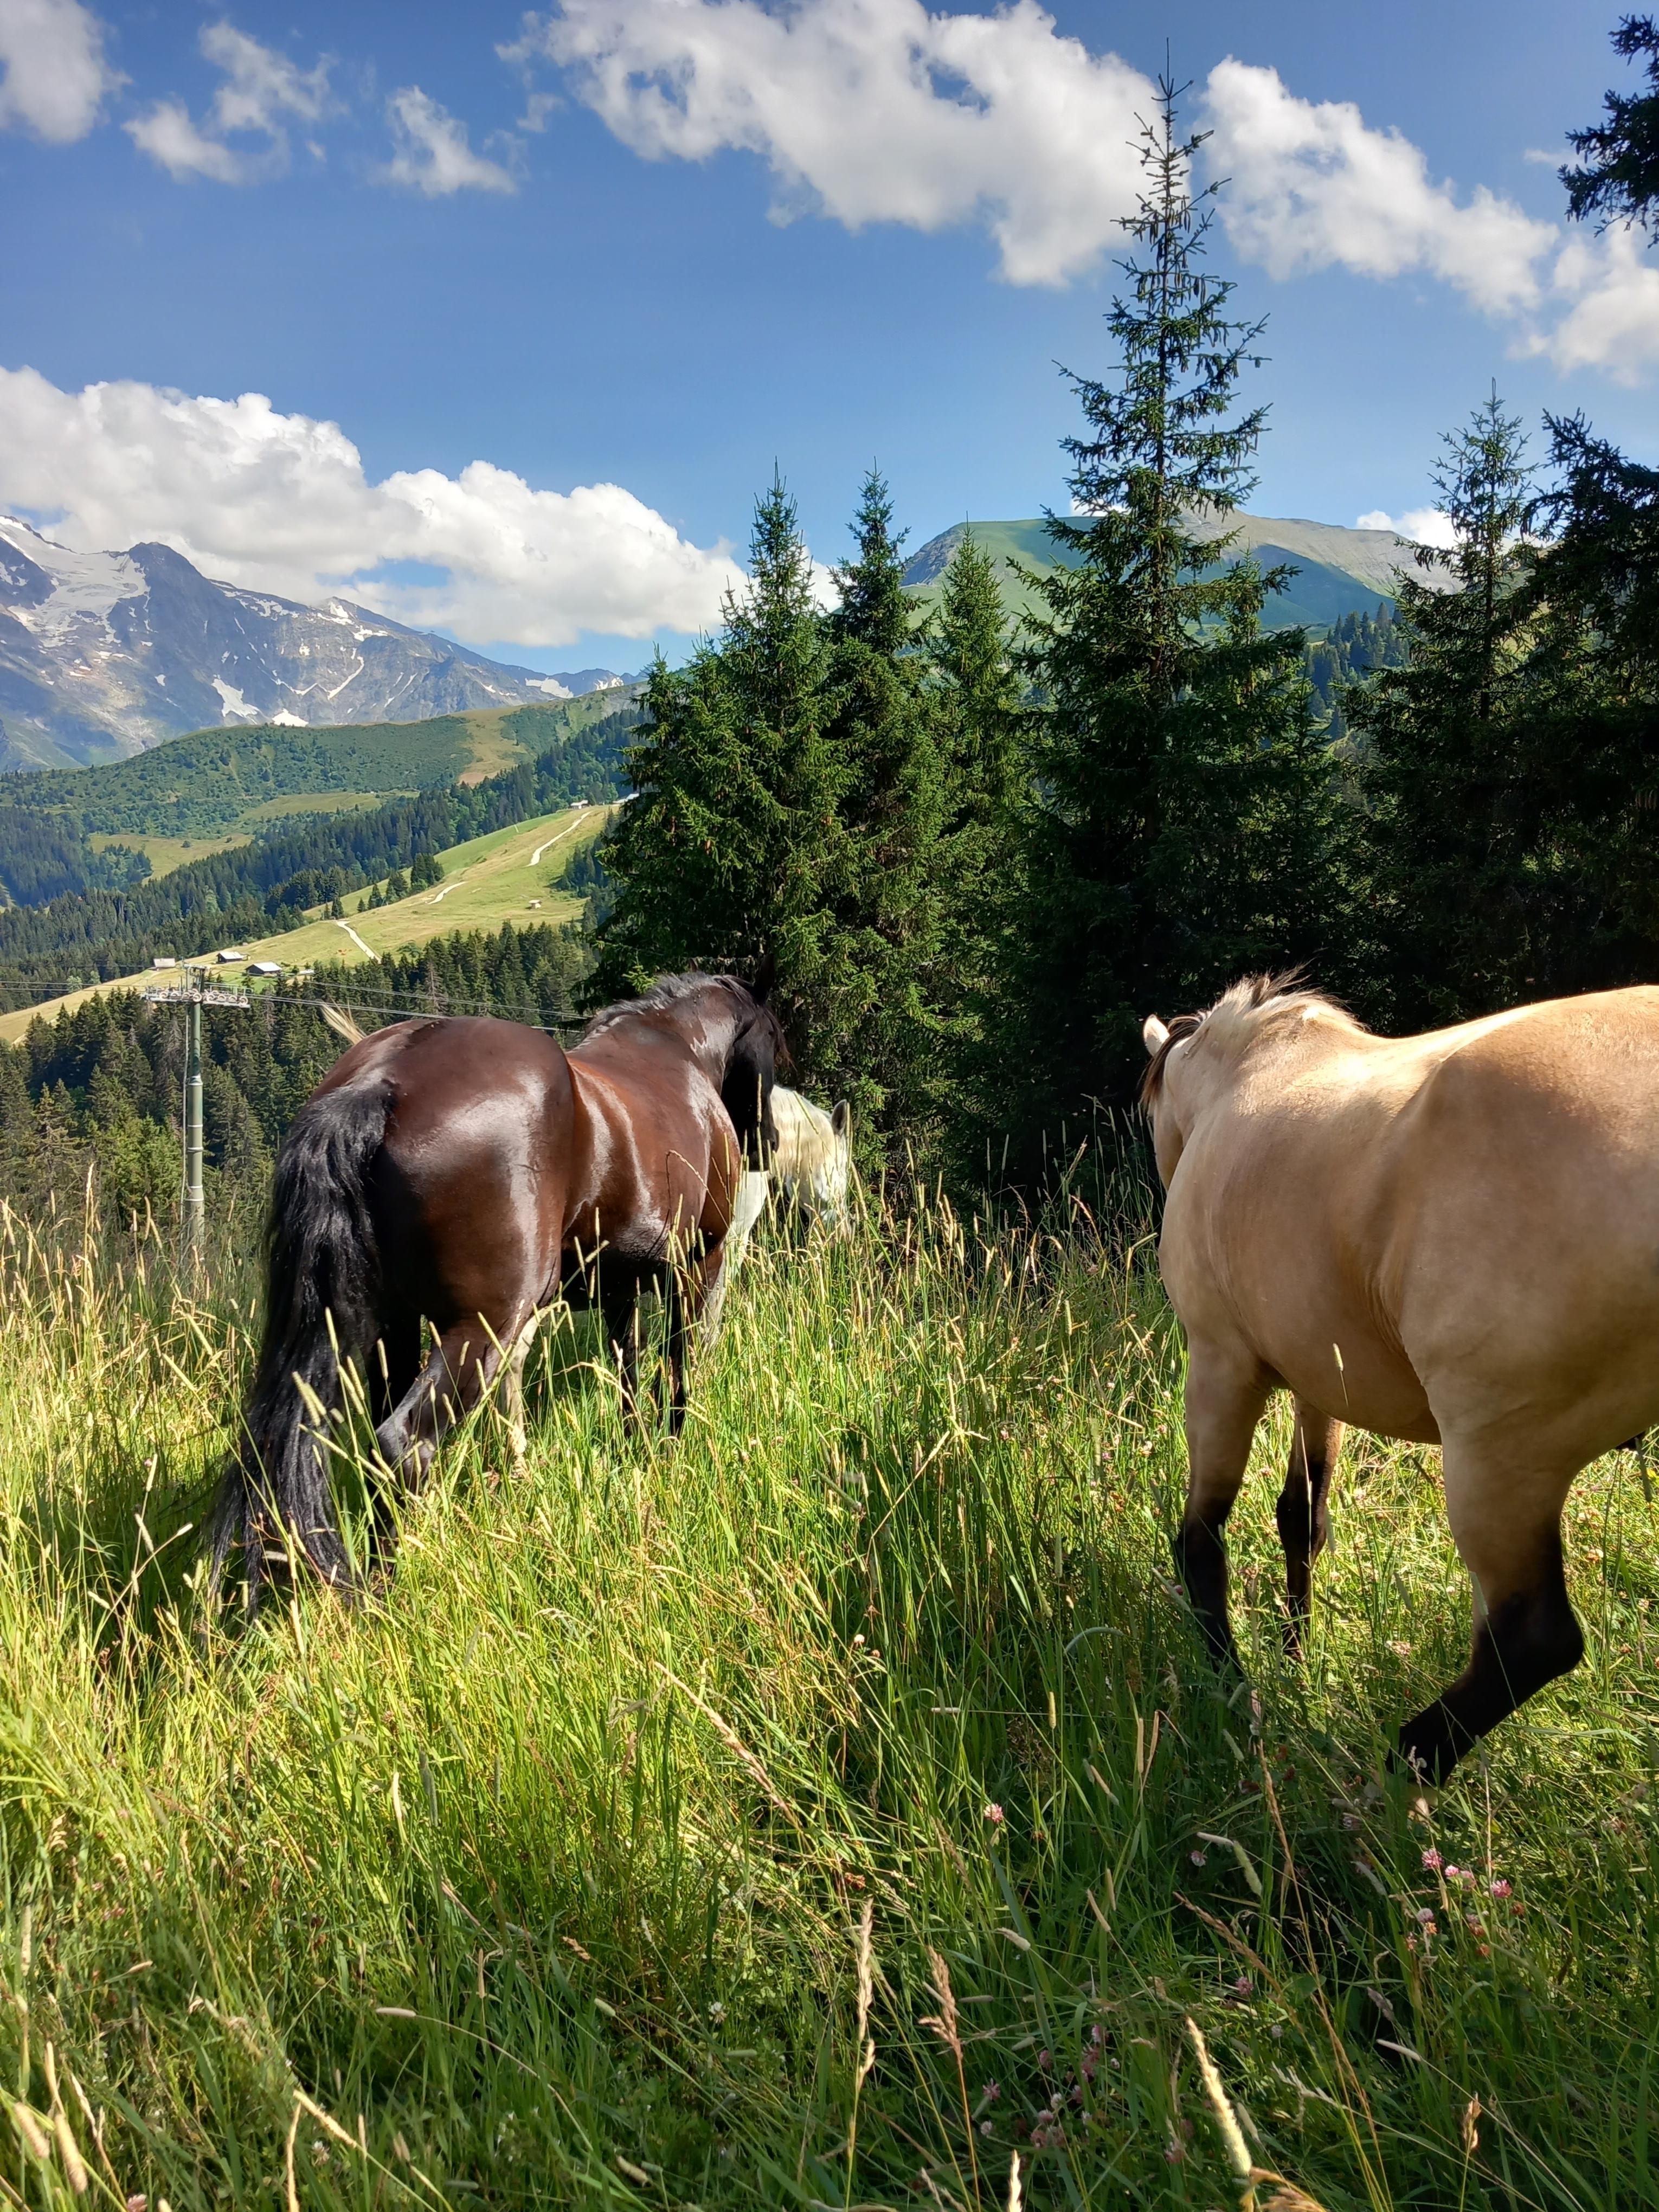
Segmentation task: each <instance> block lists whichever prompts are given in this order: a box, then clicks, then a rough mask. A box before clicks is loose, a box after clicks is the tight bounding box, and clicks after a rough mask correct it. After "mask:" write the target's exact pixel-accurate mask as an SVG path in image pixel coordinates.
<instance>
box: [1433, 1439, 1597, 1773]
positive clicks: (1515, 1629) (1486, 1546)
mask: <svg viewBox="0 0 1659 2212" xmlns="http://www.w3.org/2000/svg"><path fill="white" fill-rule="evenodd" d="M1576 1472H1577V1470H1576V1469H1569V1470H1568V1471H1567V1472H1566V1473H1565V1474H1563V1473H1562V1472H1561V1471H1560V1470H1559V1469H1549V1470H1544V1469H1534V1470H1528V1469H1527V1468H1524V1467H1516V1465H1515V1464H1514V1462H1512V1461H1510V1462H1499V1461H1498V1459H1497V1458H1496V1456H1495V1455H1492V1454H1491V1453H1490V1452H1489V1449H1488V1448H1486V1447H1484V1446H1483V1447H1481V1448H1480V1449H1478V1450H1475V1449H1470V1448H1469V1447H1468V1446H1458V1445H1455V1444H1453V1443H1448V1444H1447V1446H1446V1449H1445V1477H1446V1511H1447V1515H1448V1516H1449V1519H1450V1522H1451V1528H1452V1534H1453V1536H1454V1537H1455V1539H1456V1541H1457V1548H1458V1551H1459V1552H1460V1553H1461V1554H1462V1560H1463V1564H1464V1565H1465V1566H1466V1567H1467V1568H1468V1571H1469V1581H1470V1583H1472V1585H1473V1586H1474V1643H1473V1648H1472V1650H1471V1651H1470V1654H1469V1663H1468V1666H1467V1667H1466V1668H1464V1670H1463V1672H1462V1674H1460V1675H1459V1676H1458V1678H1457V1680H1455V1682H1454V1683H1453V1684H1452V1685H1451V1686H1450V1687H1449V1689H1446V1690H1443V1692H1441V1694H1440V1695H1439V1697H1437V1699H1435V1701H1434V1703H1433V1704H1432V1705H1429V1706H1427V1707H1425V1710H1424V1711H1422V1712H1420V1713H1419V1714H1417V1715H1416V1716H1415V1717H1414V1718H1413V1719H1411V1720H1409V1721H1407V1723H1406V1725H1405V1727H1404V1728H1403V1729H1401V1732H1400V1757H1401V1761H1402V1763H1403V1764H1405V1765H1407V1766H1410V1767H1412V1768H1413V1770H1415V1771H1418V1772H1420V1773H1421V1774H1422V1775H1423V1777H1424V1778H1425V1779H1426V1780H1428V1781H1430V1782H1440V1781H1443V1780H1444V1778H1445V1777H1446V1776H1447V1775H1448V1774H1449V1772H1450V1771H1451V1770H1452V1768H1453V1767H1454V1766H1455V1765H1456V1763H1457V1761H1458V1760H1459V1759H1461V1758H1462V1756H1463V1753H1465V1752H1466V1751H1468V1749H1469V1748H1470V1747H1471V1746H1472V1745H1473V1744H1474V1743H1475V1742H1477V1741H1479V1739H1480V1737H1481V1736H1483V1735H1486V1732H1487V1731H1488V1729H1493V1728H1496V1727H1497V1725H1498V1722H1499V1721H1501V1720H1503V1719H1504V1718H1505V1717H1507V1716H1508V1715H1509V1714H1510V1713H1512V1712H1513V1711H1515V1709H1516V1706H1517V1705H1523V1704H1524V1703H1525V1702H1526V1700H1527V1699H1528V1698H1529V1697H1531V1696H1532V1694H1533V1692H1534V1691H1535V1690H1541V1689H1542V1688H1543V1686H1544V1685H1545V1683H1547V1682H1553V1680H1555V1678H1556V1677H1557V1675H1559V1674H1567V1673H1569V1672H1570V1671H1571V1669H1572V1668H1574V1667H1576V1666H1577V1664H1578V1662H1579V1661H1580V1659H1582V1658H1583V1654H1584V1639H1583V1634H1582V1633H1581V1632H1580V1630H1579V1626H1578V1622H1577V1617H1576V1615H1575V1614H1574V1613H1573V1609H1572V1606H1571V1601H1569V1599H1568V1596H1567V1583H1566V1576H1565V1571H1564V1568H1563V1562H1562V1554H1561V1508H1562V1506H1563V1505H1564V1504H1565V1502H1566V1496H1567V1492H1568V1489H1569V1488H1570V1487H1571V1482H1572V1478H1573V1474H1575V1473H1576Z"/></svg>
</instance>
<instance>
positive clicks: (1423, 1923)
mask: <svg viewBox="0 0 1659 2212" xmlns="http://www.w3.org/2000/svg"><path fill="white" fill-rule="evenodd" d="M1415 1917H1416V1920H1417V1923H1418V1925H1419V1927H1420V1928H1427V1929H1432V1928H1433V1926H1434V1914H1433V1913H1432V1912H1431V1911H1430V1909H1429V1907H1428V1906H1427V1905H1419V1906H1418V1908H1417V1912H1416V1915H1415Z"/></svg>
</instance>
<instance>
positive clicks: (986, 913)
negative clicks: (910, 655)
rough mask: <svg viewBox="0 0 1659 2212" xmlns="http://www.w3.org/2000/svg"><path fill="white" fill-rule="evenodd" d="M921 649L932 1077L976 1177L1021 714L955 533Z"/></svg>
mask: <svg viewBox="0 0 1659 2212" xmlns="http://www.w3.org/2000/svg"><path fill="white" fill-rule="evenodd" d="M926 650H927V658H928V660H929V663H930V665H931V667H930V680H931V683H932V686H933V714H934V719H935V724H936V727H937V730H938V733H939V748H940V751H941V755H942V757H943V759H944V763H945V776H946V793H947V801H948V804H947V809H946V814H945V828H944V834H943V837H942V841H941V845H942V850H941V872H942V878H943V881H944V883H945V945H944V950H943V957H942V963H941V964H942V967H943V969H944V972H945V975H946V976H947V977H948V979H949V985H948V987H949V993H950V999H951V1007H952V1010H953V1011H952V1018H951V1023H950V1025H949V1029H948V1032H947V1036H946V1046H947V1049H946V1052H945V1055H944V1058H943V1062H942V1066H941V1067H940V1070H939V1076H940V1079H942V1083H943V1086H944V1090H945V1098H944V1106H945V1133H946V1139H947V1145H948V1151H949V1155H950V1160H951V1168H952V1171H953V1177H954V1180H956V1181H957V1182H958V1183H959V1184H965V1185H969V1186H971V1185H972V1184H973V1183H974V1182H975V1178H976V1177H979V1176H982V1172H983V1162H984V1152H985V1145H986V1142H987V1139H988V1138H989V1137H990V1135H991V1131H990V1129H989V1127H987V1121H986V1119H985V1115H984V1114H983V1112H982V1110H981V1102H982V1101H984V1100H985V1099H986V1098H987V1096H994V1095H995V1093H996V1089H997V1085H996V1084H995V1081H994V1066H992V1065H989V1064H987V1050H994V1044H992V1043H990V1042H989V1041H990V1040H994V1038H995V1036H996V1033H997V1022H996V1007H997V992H998V985H999V979H1000V975H1001V974H1002V971H1003V970H1004V969H1005V968H1006V964H1007V963H1006V945H1008V944H1009V943H1010V942H1012V941H1013V939H1014V936H1015V933H1017V932H1018V928H1019V927H1020V910H1021V908H1022V906H1023V903H1024V870H1023V866H1022V861H1023V847H1022V843H1021V834H1020V833H1021V827H1022V804H1023V801H1024V795H1025V792H1026V787H1027V781H1028V761H1027V754H1026V719H1027V718H1026V715H1025V713H1024V702H1023V698H1022V692H1021V685H1020V679H1019V677H1018V672H1017V671H1016V670H1015V667H1014V664H1013V640H1012V630H1011V624H1010V622H1009V618H1008V615H1007V612H1006V609H1005V607H1004V605H1003V600H1002V593H1001V590H1000V586H999V585H998V582H997V574H996V569H995V567H994V563H993V562H992V561H991V559H990V556H988V555H987V553H986V552H985V550H984V549H983V548H982V547H981V545H980V544H979V543H978V541H977V540H976V539H975V537H974V535H973V532H971V531H969V530H964V532H963V535H962V538H961V539H960V540H959V541H958V543H957V547H956V550H955V551H954V553H953V554H952V556H951V564H950V566H949V568H947V569H946V570H945V576H944V580H943V583H942V586H941V589H940V592H939V605H938V609H937V611H936V613H935V615H934V618H933V623H931V625H930V626H929V629H928V633H927V643H926Z"/></svg>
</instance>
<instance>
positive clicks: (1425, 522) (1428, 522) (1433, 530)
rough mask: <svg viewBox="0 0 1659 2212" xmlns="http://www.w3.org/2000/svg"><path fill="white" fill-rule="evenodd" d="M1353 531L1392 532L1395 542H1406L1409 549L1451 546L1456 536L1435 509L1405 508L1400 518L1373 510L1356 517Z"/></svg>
mask: <svg viewBox="0 0 1659 2212" xmlns="http://www.w3.org/2000/svg"><path fill="white" fill-rule="evenodd" d="M1354 528H1355V529H1356V530H1392V531H1393V532H1394V534H1395V537H1396V538H1409V539H1410V541H1411V543H1412V544H1413V545H1446V546H1450V545H1455V544H1456V543H1457V532H1455V530H1454V529H1453V528H1452V526H1451V523H1450V521H1449V519H1448V518H1447V517H1446V516H1445V515H1443V514H1442V513H1441V512H1440V510H1439V508H1438V507H1407V509H1406V512H1405V513H1403V514H1399V515H1395V514H1385V513H1383V509H1382V508H1381V507H1373V508H1372V509H1371V511H1370V513H1369V514H1362V515H1360V516H1359V517H1358V519H1357V520H1356V521H1355V523H1354Z"/></svg>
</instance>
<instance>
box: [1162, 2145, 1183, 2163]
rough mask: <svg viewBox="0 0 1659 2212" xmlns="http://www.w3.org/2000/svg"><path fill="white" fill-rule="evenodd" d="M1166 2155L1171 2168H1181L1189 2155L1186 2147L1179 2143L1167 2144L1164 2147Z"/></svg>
mask: <svg viewBox="0 0 1659 2212" xmlns="http://www.w3.org/2000/svg"><path fill="white" fill-rule="evenodd" d="M1186 2155H1187V2150H1186V2146H1185V2145H1184V2144H1183V2143H1178V2142H1172V2143H1166V2144H1165V2145H1164V2157H1165V2158H1166V2159H1167V2160H1169V2162H1170V2165H1171V2166H1179V2165H1180V2164H1181V2161H1182V2159H1184V2158H1185V2157H1186Z"/></svg>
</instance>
